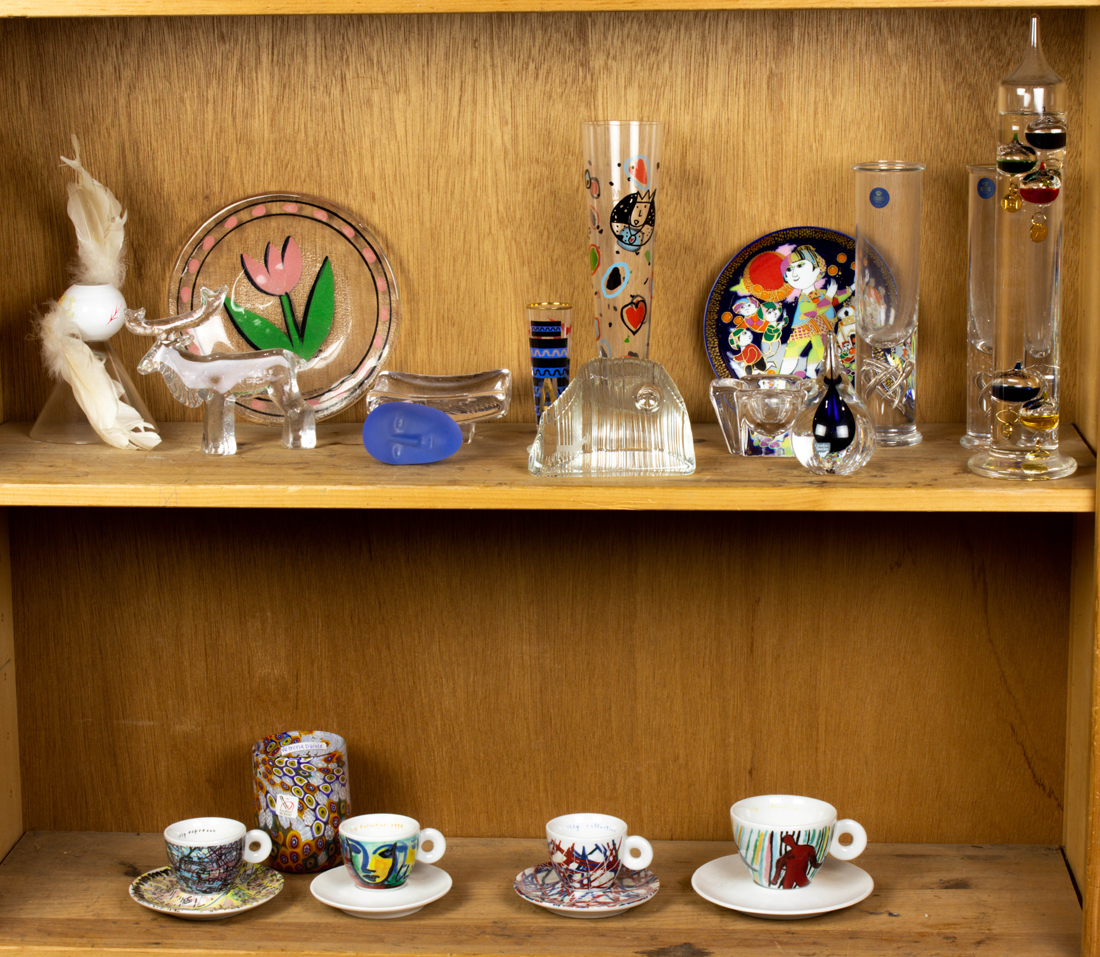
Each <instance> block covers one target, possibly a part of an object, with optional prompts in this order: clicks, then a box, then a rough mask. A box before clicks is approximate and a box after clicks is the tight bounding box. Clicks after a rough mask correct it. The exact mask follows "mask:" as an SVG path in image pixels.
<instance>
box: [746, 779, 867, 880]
mask: <svg viewBox="0 0 1100 957" xmlns="http://www.w3.org/2000/svg"><path fill="white" fill-rule="evenodd" d="M730 820H731V822H732V824H733V838H734V840H735V841H736V842H737V852H738V854H740V855H741V860H742V861H744V863H745V867H747V868H748V870H749V874H751V875H752V879H753V881H754V882H755V883H757V884H759V885H760V886H761V887H767V888H770V889H773V890H797V889H798V888H800V887H807V886H809V884H810V882H811V881H812V880H813V879H814V876H815V875H816V874H817V872H818V871H819V870H820V869H821V865H822V864H824V863H825V858H826V857H828V856H829V855H832V856H833V857H835V858H837V859H838V860H842V861H850V860H852V859H854V858H856V857H859V855H860V854H862V853H863V849H864V848H865V847H866V846H867V832H866V831H865V830H864V829H863V826H862V825H861V824H859V823H858V822H856V821H853V820H851V819H847V818H846V819H844V820H840V821H838V820H837V816H836V808H835V807H833V806H832V805H831V804H828V803H827V802H825V801H819V800H817V799H816V798H808V797H799V796H798V795H795V794H766V795H762V796H760V797H751V798H745V799H744V800H742V801H738V802H737V803H736V804H734V805H733V807H731V808H730ZM845 835H847V836H849V837H850V838H851V843H850V844H842V843H841V842H840V839H841V837H842V836H845Z"/></svg>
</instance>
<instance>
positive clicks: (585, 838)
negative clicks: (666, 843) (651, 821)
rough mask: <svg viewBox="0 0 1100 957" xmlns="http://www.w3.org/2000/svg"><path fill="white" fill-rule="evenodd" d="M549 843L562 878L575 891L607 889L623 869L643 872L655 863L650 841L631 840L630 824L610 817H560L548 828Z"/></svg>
mask: <svg viewBox="0 0 1100 957" xmlns="http://www.w3.org/2000/svg"><path fill="white" fill-rule="evenodd" d="M546 843H547V846H548V847H549V849H550V863H551V864H553V865H554V870H555V871H557V873H558V878H559V879H560V880H561V882H562V883H563V884H564V885H565V886H566V887H569V888H572V889H579V888H589V887H607V886H608V885H609V884H611V883H612V882H613V881H614V880H615V876H616V875H617V874H618V873H619V868H620V867H628V868H630V870H633V871H639V870H641V869H642V868H644V867H648V866H649V865H650V862H652V860H653V847H652V846H651V845H650V843H649V841H647V840H646V839H645V838H644V837H638V836H637V835H634V834H632V835H630V836H627V833H626V821H622V820H620V819H619V818H617V817H612V816H611V815H610V814H563V815H561V816H560V817H556V818H554V819H553V820H552V821H550V822H549V823H548V824H547V825H546ZM632 852H636V853H632Z"/></svg>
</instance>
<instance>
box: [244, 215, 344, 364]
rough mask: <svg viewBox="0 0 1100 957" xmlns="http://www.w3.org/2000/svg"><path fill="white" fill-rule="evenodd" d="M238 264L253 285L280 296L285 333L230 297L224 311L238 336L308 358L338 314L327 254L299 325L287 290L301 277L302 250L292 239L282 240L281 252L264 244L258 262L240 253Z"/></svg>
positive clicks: (261, 346)
mask: <svg viewBox="0 0 1100 957" xmlns="http://www.w3.org/2000/svg"><path fill="white" fill-rule="evenodd" d="M241 266H242V267H243V269H244V274H245V276H246V277H248V281H249V282H250V283H252V285H253V286H255V287H256V288H257V289H258V290H259V291H260V292H262V293H264V294H266V295H268V296H273V297H276V298H278V300H279V303H280V305H281V306H282V310H283V322H284V323H285V325H286V330H285V331H284V330H282V329H280V328H279V327H278V326H277V325H275V324H274V323H273V322H270V321H269V320H267V319H265V318H264V317H263V316H261V315H258V314H257V313H254V312H252V311H251V310H249V309H245V308H244V306H241V305H240V304H238V303H237V302H236V301H234V300H233V298H232V297H228V298H226V300H225V309H226V312H228V313H229V318H230V320H232V322H233V326H234V327H235V328H236V330H237V332H239V333H240V334H241V336H242V338H243V339H244V340H245V341H246V342H247V343H248V344H249V345H250V346H251V347H252V348H253V349H286V350H288V351H290V352H293V353H294V354H295V355H298V356H301V357H302V358H303V359H306V360H309V359H312V358H313V357H314V356H315V355H316V354H317V352H318V350H319V349H320V348H321V345H322V344H323V343H324V341H325V338H326V336H328V334H329V330H331V328H332V320H333V316H334V315H335V312H336V283H335V280H334V278H333V273H332V263H331V262H330V261H329V258H328V257H327V256H326V257H325V261H324V262H323V263H321V268H320V269H319V270H317V277H316V278H315V279H314V281H313V287H312V288H311V289H310V291H309V295H308V297H307V298H306V302H305V313H304V316H303V318H302V321H301V323H299V322H298V319H297V317H296V315H295V312H294V303H293V302H292V301H291V299H290V293H291V291H292V290H293V289H294V287H295V286H297V285H298V281H299V280H300V279H301V278H302V250H301V249H300V248H299V246H298V243H297V242H296V241H295V239H294V237H293V236H287V237H286V239H285V240H283V246H282V248H281V249H279V248H277V247H276V246H275V244H274V243H268V244H267V249H266V250H265V252H264V261H263V262H262V263H261V262H259V261H258V260H256V259H254V258H253V257H252V256H250V255H248V253H244V252H242V253H241Z"/></svg>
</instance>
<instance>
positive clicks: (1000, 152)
mask: <svg viewBox="0 0 1100 957" xmlns="http://www.w3.org/2000/svg"><path fill="white" fill-rule="evenodd" d="M1038 159H1039V155H1038V154H1037V153H1036V152H1035V150H1033V149H1032V148H1031V147H1030V146H1024V144H1023V143H1021V142H1020V140H1019V138H1018V137H1017V136H1015V135H1013V137H1012V142H1011V143H1009V144H1008V146H999V147H997V169H999V170H1000V171H1001V172H1002V173H1008V174H1009V176H1021V175H1023V174H1024V173H1030V172H1031V171H1032V170H1033V169H1034V168H1035V164H1036V163H1037V162H1038Z"/></svg>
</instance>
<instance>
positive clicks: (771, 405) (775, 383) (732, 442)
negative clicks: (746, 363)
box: [710, 375, 813, 455]
mask: <svg viewBox="0 0 1100 957" xmlns="http://www.w3.org/2000/svg"><path fill="white" fill-rule="evenodd" d="M812 385H813V380H812V379H804V378H802V377H801V376H785V375H748V376H744V377H743V378H741V379H715V380H714V381H712V382H711V384H710V403H711V405H712V406H713V407H714V411H715V414H716V415H717V416H718V424H719V425H720V426H721V427H722V437H723V438H724V439H725V440H726V448H728V449H729V450H730V453H731V454H733V455H751V454H752V443H753V439H754V437H760V436H763V437H766V438H768V439H780V437H781V436H784V435H786V433H787V432H788V431H790V428H791V424H792V423H793V422H794V419H795V416H797V415H798V412H799V410H800V409H801V408H802V405H803V403H804V402H805V400H806V394H807V392H809V390H810V387H811V386H812Z"/></svg>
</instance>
